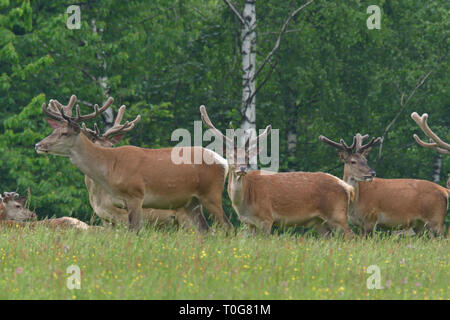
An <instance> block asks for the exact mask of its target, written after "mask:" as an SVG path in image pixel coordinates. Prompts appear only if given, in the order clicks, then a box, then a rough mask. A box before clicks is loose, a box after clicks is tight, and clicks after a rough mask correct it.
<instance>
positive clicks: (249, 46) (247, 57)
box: [224, 0, 314, 168]
mask: <svg viewBox="0 0 450 320" xmlns="http://www.w3.org/2000/svg"><path fill="white" fill-rule="evenodd" d="M313 1H314V0H310V1H308V2H306V3H305V4H304V5H302V6H301V7H299V8H297V9H296V10H294V11H293V12H292V13H291V14H290V15H289V16H288V17H287V19H286V21H285V22H284V24H283V25H282V27H281V30H280V33H279V35H278V38H277V40H276V41H275V44H274V47H273V49H272V50H271V51H270V52H269V53H268V54H267V55H266V57H265V58H264V60H263V61H262V63H261V64H260V65H259V67H258V68H256V39H257V23H256V21H257V20H256V0H245V1H244V8H243V10H242V12H240V11H239V10H238V9H237V8H236V6H235V5H234V4H233V3H232V2H231V1H230V0H224V2H225V4H226V5H227V6H228V7H229V8H230V10H231V11H232V12H233V13H234V15H235V16H236V17H237V19H238V20H239V22H240V24H241V27H242V30H241V55H242V103H241V115H242V122H241V129H243V130H244V131H245V132H246V135H247V136H250V138H253V137H256V93H257V92H258V91H259V90H260V89H261V87H262V86H263V85H264V84H265V83H266V81H267V80H268V78H269V77H270V76H271V74H272V71H273V68H274V63H273V61H272V57H273V55H274V54H275V53H276V51H277V50H278V49H279V47H280V44H281V38H282V36H283V34H284V33H285V32H286V28H287V26H288V25H289V22H290V21H291V20H292V19H293V18H294V17H295V16H296V15H297V14H298V13H299V12H300V11H301V10H303V9H304V8H305V7H307V6H308V5H310V4H311V3H312V2H313ZM266 65H271V66H272V69H271V71H270V72H269V74H268V76H267V77H266V78H265V79H264V80H263V81H262V82H261V84H260V85H259V86H256V79H257V76H258V75H259V74H260V73H261V71H262V70H263V69H264V67H265V66H266ZM243 138H244V139H245V138H246V137H243ZM243 142H244V141H242V143H243ZM250 164H251V166H252V168H255V167H256V156H255V158H253V159H250Z"/></svg>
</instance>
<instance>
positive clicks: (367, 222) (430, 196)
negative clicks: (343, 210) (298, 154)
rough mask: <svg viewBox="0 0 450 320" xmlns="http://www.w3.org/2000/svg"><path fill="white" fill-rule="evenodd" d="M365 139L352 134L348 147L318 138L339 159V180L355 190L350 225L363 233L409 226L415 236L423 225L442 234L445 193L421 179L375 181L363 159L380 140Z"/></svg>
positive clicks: (359, 135) (378, 179)
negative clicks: (364, 142)
mask: <svg viewBox="0 0 450 320" xmlns="http://www.w3.org/2000/svg"><path fill="white" fill-rule="evenodd" d="M367 137H368V135H364V136H362V135H361V134H359V133H358V134H356V136H355V137H354V138H353V143H352V145H351V146H348V145H347V144H346V143H345V141H344V140H342V139H341V140H340V142H339V143H338V142H335V141H332V140H330V139H328V138H326V137H324V136H320V137H319V140H320V141H322V142H325V143H327V144H328V145H330V146H332V147H334V148H336V149H338V152H339V158H340V160H341V161H342V162H344V177H343V180H344V181H345V182H347V183H348V184H350V185H352V186H353V187H354V188H355V199H354V201H353V202H352V204H351V206H350V211H349V214H348V217H349V221H350V223H351V224H354V225H356V226H358V227H360V228H361V229H362V230H363V231H364V232H365V233H366V234H367V233H371V232H372V231H373V230H374V229H375V227H376V226H377V225H380V226H383V227H386V228H391V229H393V228H406V229H409V228H410V227H412V228H413V229H414V231H415V232H416V233H419V234H420V233H422V232H423V229H424V227H425V226H426V227H427V228H428V229H430V230H431V231H432V233H433V234H440V235H442V234H443V230H444V229H443V225H444V219H445V214H446V211H447V205H448V192H447V191H448V190H447V189H445V188H443V187H441V186H439V185H437V184H435V183H433V182H430V181H425V180H416V179H381V178H375V171H373V170H372V169H371V168H370V167H369V166H368V165H367V159H366V157H367V155H368V153H369V151H370V149H371V148H372V147H373V146H374V145H376V144H377V143H379V142H380V141H381V138H377V139H375V138H372V139H371V140H370V141H369V142H368V143H367V144H365V145H363V140H364V139H366V138H367Z"/></svg>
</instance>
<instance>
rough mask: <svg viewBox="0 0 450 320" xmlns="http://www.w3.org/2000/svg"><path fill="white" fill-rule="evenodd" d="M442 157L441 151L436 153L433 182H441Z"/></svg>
mask: <svg viewBox="0 0 450 320" xmlns="http://www.w3.org/2000/svg"><path fill="white" fill-rule="evenodd" d="M441 167H442V158H441V154H440V153H436V157H435V158H434V161H433V182H435V183H439V182H440V180H441Z"/></svg>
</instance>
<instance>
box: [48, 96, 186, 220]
mask: <svg viewBox="0 0 450 320" xmlns="http://www.w3.org/2000/svg"><path fill="white" fill-rule="evenodd" d="M61 107H62V106H60V108H61ZM125 110H126V107H125V106H124V105H123V106H121V107H120V108H119V111H118V112H117V116H116V119H115V121H114V125H113V126H112V127H111V128H110V129H108V130H107V131H106V132H104V133H103V134H101V133H100V130H99V128H98V126H97V124H94V130H92V129H88V128H86V130H85V133H86V134H87V137H88V138H89V139H90V140H91V141H92V142H94V143H95V144H98V145H100V146H102V147H104V148H112V147H113V146H114V145H115V144H116V143H118V142H119V141H120V140H121V139H122V137H123V136H124V134H125V133H127V132H129V131H131V130H132V129H133V128H134V126H135V124H136V123H137V122H138V121H139V120H140V116H137V117H136V119H134V120H133V121H130V122H128V121H126V122H125V123H124V124H121V122H122V118H123V114H124V112H125ZM55 111H58V110H55ZM84 182H85V184H86V188H87V189H88V192H89V202H90V203H91V206H92V209H93V210H94V212H95V213H96V214H97V215H98V216H99V217H100V218H101V219H102V221H103V222H104V224H105V223H106V224H112V225H115V224H127V223H128V213H127V211H126V210H125V209H122V208H120V207H116V206H115V205H114V203H117V202H118V200H117V199H115V200H114V199H111V196H110V195H109V194H108V192H106V190H104V189H103V188H102V186H101V185H100V184H97V183H96V182H95V181H94V180H92V179H91V178H89V176H87V175H85V176H84ZM142 215H143V220H144V224H145V225H158V226H166V225H171V224H173V223H177V224H178V225H181V226H183V227H186V228H191V227H194V226H193V225H192V223H191V221H190V219H189V217H188V216H187V214H186V212H185V211H184V210H183V209H178V210H161V209H151V208H149V209H142Z"/></svg>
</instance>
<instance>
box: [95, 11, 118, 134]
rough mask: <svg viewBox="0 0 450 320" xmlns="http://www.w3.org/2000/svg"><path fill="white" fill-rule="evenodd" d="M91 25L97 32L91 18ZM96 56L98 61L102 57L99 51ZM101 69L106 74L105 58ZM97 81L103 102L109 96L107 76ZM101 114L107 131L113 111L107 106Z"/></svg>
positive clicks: (111, 121)
mask: <svg viewBox="0 0 450 320" xmlns="http://www.w3.org/2000/svg"><path fill="white" fill-rule="evenodd" d="M91 25H92V31H93V32H94V33H98V29H97V25H96V24H95V19H92V21H91ZM100 31H103V30H102V29H100ZM96 58H97V59H98V60H100V61H101V60H102V57H101V56H100V54H99V53H97V54H96ZM102 69H103V73H104V74H106V61H105V60H103V62H102ZM97 82H98V83H99V84H100V86H101V87H102V89H103V96H104V98H105V99H104V100H103V103H105V102H106V100H107V99H108V96H109V87H108V77H107V76H104V77H98V78H97ZM101 116H102V119H103V122H104V131H107V130H108V129H110V128H111V127H112V126H113V124H114V111H113V110H112V109H111V108H108V109H106V110H105V111H104V112H103V113H102V114H101Z"/></svg>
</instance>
